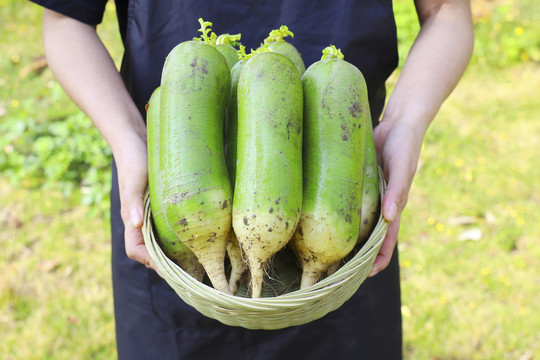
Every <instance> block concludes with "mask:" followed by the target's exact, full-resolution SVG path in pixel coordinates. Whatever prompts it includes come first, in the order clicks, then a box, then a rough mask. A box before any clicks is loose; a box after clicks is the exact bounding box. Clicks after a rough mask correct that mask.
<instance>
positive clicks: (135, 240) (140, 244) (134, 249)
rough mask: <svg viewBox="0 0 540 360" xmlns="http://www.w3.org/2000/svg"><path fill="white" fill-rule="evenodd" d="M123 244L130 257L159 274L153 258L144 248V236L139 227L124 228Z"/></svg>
mask: <svg viewBox="0 0 540 360" xmlns="http://www.w3.org/2000/svg"><path fill="white" fill-rule="evenodd" d="M125 244H126V254H127V256H128V257H129V258H130V259H132V260H135V261H138V262H140V263H141V264H143V265H144V266H146V267H147V268H149V269H153V270H155V271H156V272H157V273H158V274H159V275H160V276H161V273H160V272H159V270H158V268H157V266H156V264H155V262H154V260H152V257H151V256H150V254H149V253H148V250H147V249H146V245H145V243H144V238H143V235H142V232H141V231H140V229H137V228H131V229H126V231H125Z"/></svg>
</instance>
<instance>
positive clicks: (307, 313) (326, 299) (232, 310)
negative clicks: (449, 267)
mask: <svg viewBox="0 0 540 360" xmlns="http://www.w3.org/2000/svg"><path fill="white" fill-rule="evenodd" d="M379 179H380V180H379V187H380V196H381V202H382V197H383V195H384V191H385V189H386V182H385V180H384V176H383V173H382V170H381V169H379ZM387 229H388V223H387V222H386V221H385V220H384V219H383V217H382V214H381V215H379V219H378V222H377V224H376V226H375V228H374V230H373V232H372V233H371V235H370V237H369V239H368V240H367V242H366V243H365V244H364V245H363V246H362V248H361V249H360V250H359V251H358V253H357V254H356V255H355V256H354V257H353V258H352V259H351V260H349V261H348V262H347V263H345V264H344V265H343V266H341V268H339V269H338V270H337V271H336V272H335V273H333V274H332V275H330V276H328V277H326V278H324V279H322V280H321V281H319V282H318V283H316V284H314V285H312V286H309V287H307V288H305V289H300V290H296V291H292V292H290V293H286V294H283V295H279V296H275V297H263V298H258V299H252V298H246V297H240V296H233V295H228V294H225V293H222V292H220V291H217V290H215V289H214V288H212V287H210V286H208V285H206V284H204V283H202V282H199V281H197V280H195V279H194V278H193V277H191V276H190V275H189V274H188V273H186V272H185V271H184V270H182V268H180V267H179V266H178V265H176V264H175V263H174V262H173V261H172V260H170V259H169V258H168V257H167V256H165V254H164V253H163V251H162V250H161V248H160V246H159V245H158V243H157V242H156V239H155V235H154V232H153V228H152V214H151V209H150V199H149V197H148V196H147V197H146V199H145V211H144V222H143V227H142V232H143V236H144V241H145V244H146V248H147V249H148V252H149V254H150V256H151V258H152V260H154V262H155V264H156V266H157V268H158V269H159V271H160V272H161V274H162V276H163V278H164V279H165V280H166V281H167V283H168V284H169V285H170V286H171V287H172V288H173V290H174V291H175V292H176V293H177V294H178V296H179V297H180V298H182V300H184V302H186V303H187V304H189V305H191V306H193V307H194V308H195V309H197V310H198V311H199V312H200V313H202V314H203V315H205V316H208V317H210V318H213V319H216V320H219V321H220V322H222V323H224V324H226V325H231V326H241V327H244V328H247V329H280V328H285V327H289V326H295V325H301V324H305V323H308V322H311V321H313V320H316V319H319V318H321V317H323V316H324V315H326V314H327V313H329V312H330V311H334V310H336V309H337V308H339V307H340V306H341V305H342V304H343V303H344V302H345V301H347V300H348V299H349V298H350V297H351V296H352V295H353V294H354V293H355V292H356V291H357V290H358V288H359V287H360V285H361V284H362V282H364V280H365V279H366V278H367V277H368V275H369V273H370V271H371V268H372V265H373V262H374V261H375V258H376V256H377V253H378V252H379V249H380V247H381V245H382V242H383V240H384V237H385V235H386V231H387Z"/></svg>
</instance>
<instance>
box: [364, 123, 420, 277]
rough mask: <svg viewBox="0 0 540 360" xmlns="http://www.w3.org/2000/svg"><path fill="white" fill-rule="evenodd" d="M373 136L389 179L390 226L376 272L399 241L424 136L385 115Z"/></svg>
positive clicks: (385, 204)
mask: <svg viewBox="0 0 540 360" xmlns="http://www.w3.org/2000/svg"><path fill="white" fill-rule="evenodd" d="M374 137H375V147H376V149H377V156H378V160H379V164H380V165H381V166H382V168H383V171H384V175H385V178H386V180H387V182H388V186H387V188H386V193H385V195H384V198H383V202H382V213H383V216H384V218H385V220H386V221H388V222H389V226H388V231H387V233H386V237H385V239H384V241H383V244H382V246H381V248H380V250H379V253H378V254H377V258H376V259H375V262H374V264H373V268H372V270H371V273H370V276H374V275H376V274H377V273H378V272H380V271H381V270H383V269H385V268H386V267H387V266H388V264H389V263H390V259H391V257H392V253H393V251H394V248H395V246H396V243H397V237H398V232H399V225H400V220H401V213H402V211H403V209H404V208H405V205H406V204H407V199H408V194H409V190H410V188H411V184H412V181H413V178H414V175H415V173H416V167H417V165H418V158H419V156H420V150H421V148H422V140H423V136H422V135H419V134H418V132H417V131H415V129H413V128H412V127H411V126H409V125H407V124H406V123H405V122H403V121H401V122H400V121H392V120H388V119H385V118H384V117H383V120H382V121H381V123H380V124H379V125H378V126H377V127H375V129H374Z"/></svg>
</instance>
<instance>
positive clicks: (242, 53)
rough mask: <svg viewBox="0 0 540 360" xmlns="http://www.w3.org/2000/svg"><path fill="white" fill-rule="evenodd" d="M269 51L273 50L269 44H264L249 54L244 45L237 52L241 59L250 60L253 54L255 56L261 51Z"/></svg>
mask: <svg viewBox="0 0 540 360" xmlns="http://www.w3.org/2000/svg"><path fill="white" fill-rule="evenodd" d="M269 51H271V50H270V49H269V48H268V46H266V45H262V46H260V47H259V48H257V50H253V49H251V51H250V52H249V54H247V53H246V47H245V46H244V45H240V49H239V50H238V51H237V52H236V53H237V54H238V58H239V59H240V60H248V59H250V58H252V57H253V56H255V55H257V54H260V53H263V52H269Z"/></svg>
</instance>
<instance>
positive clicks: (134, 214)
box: [130, 209, 142, 227]
mask: <svg viewBox="0 0 540 360" xmlns="http://www.w3.org/2000/svg"><path fill="white" fill-rule="evenodd" d="M130 220H131V225H133V227H139V226H140V225H141V223H142V214H141V212H140V211H139V210H137V209H133V210H131V214H130Z"/></svg>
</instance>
